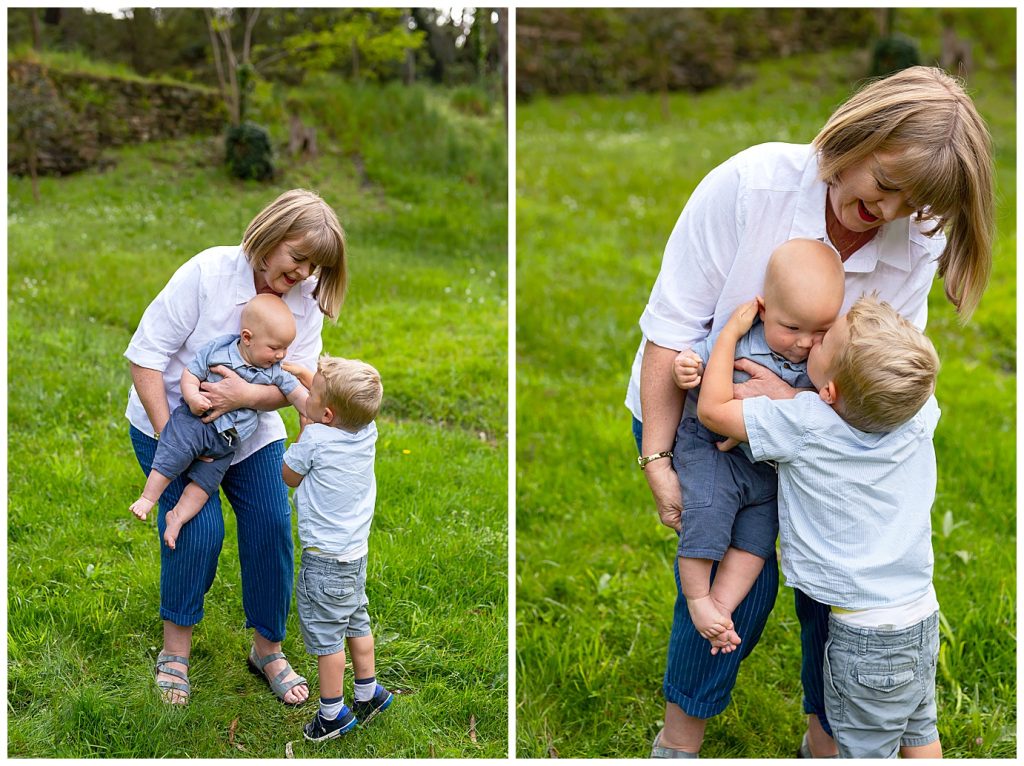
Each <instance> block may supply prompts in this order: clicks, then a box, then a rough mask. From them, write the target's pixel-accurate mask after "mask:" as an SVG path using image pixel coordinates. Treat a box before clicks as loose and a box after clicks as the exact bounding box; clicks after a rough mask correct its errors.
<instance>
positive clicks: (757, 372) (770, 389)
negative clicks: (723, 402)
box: [732, 359, 800, 399]
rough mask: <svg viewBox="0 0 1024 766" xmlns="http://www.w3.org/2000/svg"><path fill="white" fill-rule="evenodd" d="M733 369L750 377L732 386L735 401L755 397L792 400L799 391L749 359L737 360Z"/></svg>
mask: <svg viewBox="0 0 1024 766" xmlns="http://www.w3.org/2000/svg"><path fill="white" fill-rule="evenodd" d="M733 367H734V368H735V369H737V370H740V371H741V372H745V373H747V374H748V375H750V380H748V381H746V382H744V383H734V384H733V387H732V395H733V397H734V398H735V399H751V398H753V397H755V396H767V397H768V398H769V399H792V398H793V397H794V396H796V395H797V393H798V392H799V390H800V389H798V388H793V387H792V386H790V385H789V384H788V383H786V381H784V380H783V379H782V378H780V377H779V376H778V375H776V374H775V373H774V372H772V371H771V370H769V369H768V368H767V367H762V366H761V365H759V364H758V363H757V362H752V361H750V360H749V359H737V360H736V362H735V364H733Z"/></svg>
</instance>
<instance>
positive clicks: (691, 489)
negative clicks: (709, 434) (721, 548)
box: [672, 427, 718, 513]
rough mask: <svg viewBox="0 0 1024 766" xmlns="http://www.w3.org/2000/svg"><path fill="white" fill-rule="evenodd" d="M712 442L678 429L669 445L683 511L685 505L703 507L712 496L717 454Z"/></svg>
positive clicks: (684, 510) (687, 506)
mask: <svg viewBox="0 0 1024 766" xmlns="http://www.w3.org/2000/svg"><path fill="white" fill-rule="evenodd" d="M717 452H718V451H717V449H716V448H715V446H714V445H713V444H710V443H708V442H703V441H701V440H700V439H698V438H696V437H695V436H693V435H692V434H689V433H685V432H684V431H683V428H682V427H680V432H679V435H678V438H677V440H676V445H675V447H674V448H673V453H674V454H673V456H672V467H673V468H674V469H675V471H676V476H678V477H679V486H680V489H681V490H682V495H683V513H686V510H687V509H688V508H706V507H707V506H709V505H711V501H712V500H713V499H714V496H715V472H716V471H717V470H718V454H717Z"/></svg>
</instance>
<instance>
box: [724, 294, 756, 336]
mask: <svg viewBox="0 0 1024 766" xmlns="http://www.w3.org/2000/svg"><path fill="white" fill-rule="evenodd" d="M763 306H764V300H763V299H762V298H761V297H760V296H758V297H757V298H754V300H752V301H747V302H746V303H742V304H740V305H739V306H738V307H737V309H736V310H735V311H734V312H732V316H731V317H729V321H728V322H726V325H725V327H724V328H723V329H722V332H723V333H724V332H729V333H732V335H733V337H734V338H736V339H739V338H742V337H743V336H744V335H746V334H747V332H749V330H750V328H751V327H752V326H753V325H754V320H755V319H756V318H757V312H758V309H760V308H762V307H763Z"/></svg>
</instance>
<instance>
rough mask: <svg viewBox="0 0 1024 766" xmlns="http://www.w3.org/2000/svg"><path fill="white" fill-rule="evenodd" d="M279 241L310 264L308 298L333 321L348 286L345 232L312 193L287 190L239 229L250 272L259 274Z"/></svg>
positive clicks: (330, 211) (334, 216) (327, 206)
mask: <svg viewBox="0 0 1024 766" xmlns="http://www.w3.org/2000/svg"><path fill="white" fill-rule="evenodd" d="M285 240H294V244H293V248H294V250H295V252H296V253H297V254H299V255H301V256H304V257H306V258H309V260H310V261H311V262H313V263H314V264H315V268H314V269H313V273H314V274H315V275H316V277H317V284H316V288H315V289H314V290H313V297H314V298H316V299H317V304H318V305H319V306H320V310H321V311H322V312H323V313H324V314H326V315H327V316H328V317H330V318H331V319H335V318H336V317H337V316H338V311H339V310H340V309H341V304H342V302H343V301H344V300H345V288H346V286H347V284H348V269H347V267H346V264H345V232H344V231H343V230H342V228H341V224H340V223H338V217H337V216H336V215H335V214H334V211H333V210H331V207H330V206H329V205H328V204H327V203H326V202H324V201H323V200H322V199H321V198H320V196H319V195H318V194H317V193H316V192H311V191H308V190H306V189H292V190H291V191H286V192H285V193H284V194H282V195H281V196H280V197H278V198H277V199H276V200H274V201H273V202H271V203H270V204H269V205H267V206H266V207H265V208H263V210H261V211H260V213H259V214H258V215H257V216H256V217H255V218H253V219H252V222H251V223H250V224H249V227H248V228H247V229H246V230H245V236H243V237H242V249H243V250H244V251H245V254H246V257H247V258H248V259H249V264H250V265H251V266H252V268H253V270H254V271H262V270H263V268H264V267H265V266H266V263H267V258H268V257H269V256H270V254H271V253H272V252H273V250H274V248H276V247H277V246H278V245H279V244H281V242H283V241H285Z"/></svg>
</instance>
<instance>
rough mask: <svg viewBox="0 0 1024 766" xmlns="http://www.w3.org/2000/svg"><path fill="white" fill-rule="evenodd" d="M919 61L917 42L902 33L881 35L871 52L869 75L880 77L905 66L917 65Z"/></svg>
mask: <svg viewBox="0 0 1024 766" xmlns="http://www.w3.org/2000/svg"><path fill="white" fill-rule="evenodd" d="M920 63H921V54H920V52H919V51H918V49H917V43H915V42H914V41H913V40H911V39H910V38H909V37H904V36H903V35H893V36H891V37H883V38H882V39H881V40H879V41H878V42H877V43H875V48H874V50H873V51H872V53H871V75H872V76H873V77H882V76H883V75H888V74H893V73H895V72H899V71H900V70H901V69H906V68H907V67H912V66H917V65H918V64H920Z"/></svg>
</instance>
